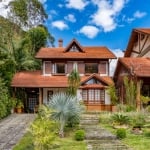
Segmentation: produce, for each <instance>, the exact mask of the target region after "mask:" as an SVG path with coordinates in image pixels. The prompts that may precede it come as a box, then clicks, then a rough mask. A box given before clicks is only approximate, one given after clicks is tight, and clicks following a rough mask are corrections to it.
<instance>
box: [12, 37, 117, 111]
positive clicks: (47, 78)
mask: <svg viewBox="0 0 150 150" xmlns="http://www.w3.org/2000/svg"><path fill="white" fill-rule="evenodd" d="M35 57H36V58H37V59H41V60H42V70H38V71H23V72H18V73H16V74H15V76H14V77H13V80H12V84H11V86H12V87H14V89H15V90H16V89H18V88H19V89H20V88H22V89H24V90H25V92H26V93H27V98H26V100H25V102H24V104H25V108H26V109H31V111H32V110H33V108H34V107H35V105H37V104H42V103H48V101H49V100H50V97H51V96H52V95H53V94H55V93H57V92H65V91H66V89H67V87H68V75H69V74H70V73H71V71H72V70H73V68H74V67H76V68H77V69H78V72H79V74H80V77H81V83H80V87H79V89H78V91H77V98H78V99H79V100H83V102H84V103H85V105H86V108H87V110H111V102H110V97H109V95H108V94H107V92H106V87H107V86H108V85H110V84H113V80H112V78H111V77H110V76H109V63H110V60H111V59H115V58H116V57H115V55H114V54H113V53H112V52H111V51H110V50H109V49H108V48H106V47H93V46H91V47H90V46H89V47H88V46H86V47H85V46H81V45H80V44H79V43H78V42H77V41H76V40H75V39H73V40H72V41H71V42H70V43H69V44H68V46H67V47H63V41H62V40H59V47H57V48H54V47H53V48H41V49H40V50H39V52H38V53H37V54H36V56H35ZM15 90H14V91H15Z"/></svg>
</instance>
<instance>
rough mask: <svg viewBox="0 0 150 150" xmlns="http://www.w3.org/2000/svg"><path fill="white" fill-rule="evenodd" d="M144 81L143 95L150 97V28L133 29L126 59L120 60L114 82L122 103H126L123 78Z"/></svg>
mask: <svg viewBox="0 0 150 150" xmlns="http://www.w3.org/2000/svg"><path fill="white" fill-rule="evenodd" d="M124 76H129V77H130V78H133V79H134V80H136V82H137V83H138V82H140V81H142V88H141V91H140V92H141V94H142V95H144V96H150V28H148V29H133V31H132V33H131V37H130V40H129V43H128V46H127V49H126V51H125V54H124V57H123V58H119V59H118V64H117V67H116V70H115V73H114V81H115V84H116V87H117V89H118V94H119V98H120V101H122V102H123V101H124V99H125V98H124V93H125V92H124V86H123V77H124Z"/></svg>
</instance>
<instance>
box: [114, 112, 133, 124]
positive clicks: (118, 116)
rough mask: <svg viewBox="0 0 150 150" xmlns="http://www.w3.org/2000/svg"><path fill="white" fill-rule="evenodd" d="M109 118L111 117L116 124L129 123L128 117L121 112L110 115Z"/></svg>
mask: <svg viewBox="0 0 150 150" xmlns="http://www.w3.org/2000/svg"><path fill="white" fill-rule="evenodd" d="M111 119H112V121H113V123H115V124H118V125H124V124H129V122H130V118H129V117H128V116H126V115H123V114H121V113H117V114H114V115H112V117H111Z"/></svg>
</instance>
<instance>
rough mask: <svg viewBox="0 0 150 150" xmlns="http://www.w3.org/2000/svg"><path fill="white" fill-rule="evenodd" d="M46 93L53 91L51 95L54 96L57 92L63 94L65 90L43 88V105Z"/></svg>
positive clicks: (45, 100) (45, 101) (45, 102)
mask: <svg viewBox="0 0 150 150" xmlns="http://www.w3.org/2000/svg"><path fill="white" fill-rule="evenodd" d="M48 91H53V94H56V93H58V92H65V91H66V89H65V88H43V103H44V104H47V102H48V100H47V92H48Z"/></svg>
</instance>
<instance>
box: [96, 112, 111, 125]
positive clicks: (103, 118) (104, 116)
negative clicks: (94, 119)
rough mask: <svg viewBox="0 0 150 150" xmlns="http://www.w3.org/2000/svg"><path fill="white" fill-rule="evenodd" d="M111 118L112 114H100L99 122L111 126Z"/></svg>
mask: <svg viewBox="0 0 150 150" xmlns="http://www.w3.org/2000/svg"><path fill="white" fill-rule="evenodd" d="M110 118H111V114H109V113H104V114H100V117H99V122H100V123H102V124H109V123H110V121H111V119H110Z"/></svg>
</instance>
